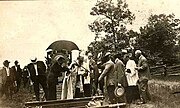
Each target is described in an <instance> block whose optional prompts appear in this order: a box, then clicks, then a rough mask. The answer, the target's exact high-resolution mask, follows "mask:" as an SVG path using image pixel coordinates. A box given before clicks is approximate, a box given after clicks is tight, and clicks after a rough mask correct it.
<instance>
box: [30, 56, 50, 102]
mask: <svg viewBox="0 0 180 108" xmlns="http://www.w3.org/2000/svg"><path fill="white" fill-rule="evenodd" d="M31 62H32V63H30V64H28V66H27V67H28V70H29V72H30V78H31V80H32V82H33V86H34V92H35V95H36V100H37V101H39V100H40V98H39V84H41V86H42V88H43V90H44V93H45V98H46V99H47V90H48V89H47V82H46V81H47V78H46V66H45V64H44V62H43V61H37V58H34V59H31Z"/></svg>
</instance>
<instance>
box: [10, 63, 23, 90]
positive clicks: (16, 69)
mask: <svg viewBox="0 0 180 108" xmlns="http://www.w3.org/2000/svg"><path fill="white" fill-rule="evenodd" d="M18 63H19V62H18V61H17V60H16V61H15V62H14V64H15V65H14V66H12V68H11V69H12V72H13V73H14V75H15V81H16V86H17V88H16V92H18V91H19V88H20V85H21V77H22V69H21V68H20V65H18Z"/></svg>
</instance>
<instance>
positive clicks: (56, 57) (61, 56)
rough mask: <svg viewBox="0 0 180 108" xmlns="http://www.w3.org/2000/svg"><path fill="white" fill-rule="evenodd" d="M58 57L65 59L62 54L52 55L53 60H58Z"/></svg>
mask: <svg viewBox="0 0 180 108" xmlns="http://www.w3.org/2000/svg"><path fill="white" fill-rule="evenodd" d="M60 58H62V59H65V58H64V56H63V55H56V56H55V57H54V60H55V61H58V60H59V59H60Z"/></svg>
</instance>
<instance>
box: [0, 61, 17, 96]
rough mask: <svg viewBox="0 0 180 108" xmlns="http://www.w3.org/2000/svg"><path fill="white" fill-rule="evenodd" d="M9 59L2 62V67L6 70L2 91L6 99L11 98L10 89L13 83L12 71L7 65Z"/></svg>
mask: <svg viewBox="0 0 180 108" xmlns="http://www.w3.org/2000/svg"><path fill="white" fill-rule="evenodd" d="M9 63H10V62H9V61H8V60H5V61H4V62H3V65H4V67H3V69H4V70H5V71H6V72H5V73H6V81H5V82H4V88H3V91H4V93H5V95H6V98H7V99H8V98H9V97H10V98H11V99H12V92H13V91H12V89H13V83H14V74H13V73H12V71H11V69H10V67H9Z"/></svg>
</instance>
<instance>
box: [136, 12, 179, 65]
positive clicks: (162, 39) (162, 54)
mask: <svg viewBox="0 0 180 108" xmlns="http://www.w3.org/2000/svg"><path fill="white" fill-rule="evenodd" d="M179 24H180V20H179V19H175V15H174V14H170V15H165V14H160V15H151V16H150V17H149V19H148V23H147V25H146V26H144V27H141V28H140V35H139V37H138V45H139V48H140V49H142V50H144V51H145V52H146V53H148V54H149V57H151V58H154V60H160V61H163V62H165V63H168V62H169V63H170V61H171V59H172V58H174V55H175V52H174V47H175V41H176V38H177V34H178V32H177V30H178V28H177V27H178V25H179ZM154 62H157V61H154Z"/></svg>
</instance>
